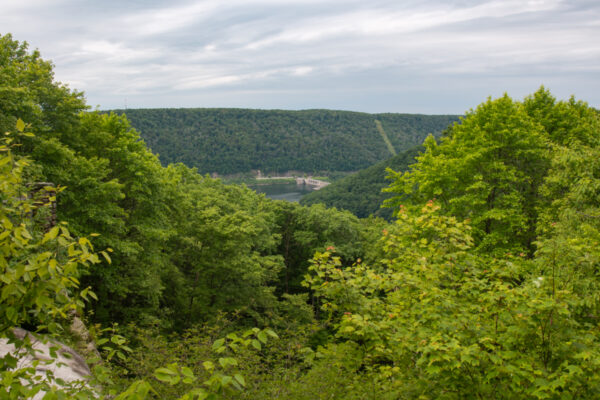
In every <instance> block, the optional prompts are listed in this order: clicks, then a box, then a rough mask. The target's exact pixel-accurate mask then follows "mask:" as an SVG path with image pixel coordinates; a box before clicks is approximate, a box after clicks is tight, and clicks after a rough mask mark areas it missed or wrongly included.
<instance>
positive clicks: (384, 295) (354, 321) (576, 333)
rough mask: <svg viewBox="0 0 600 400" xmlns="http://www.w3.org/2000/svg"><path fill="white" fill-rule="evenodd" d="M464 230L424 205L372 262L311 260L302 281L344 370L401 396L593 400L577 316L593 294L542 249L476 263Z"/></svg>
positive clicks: (593, 358)
mask: <svg viewBox="0 0 600 400" xmlns="http://www.w3.org/2000/svg"><path fill="white" fill-rule="evenodd" d="M469 233H470V227H469V225H467V224H465V223H463V222H459V221H458V220H456V219H455V218H454V217H446V216H442V215H440V214H439V207H438V206H436V205H434V204H433V203H429V204H428V205H426V206H425V207H424V208H423V209H422V210H421V214H417V215H411V214H410V213H408V212H404V211H403V212H401V213H400V214H399V219H398V222H397V224H396V226H395V228H394V229H393V231H391V230H390V231H389V232H388V233H387V234H386V235H385V236H384V238H383V239H382V240H383V243H384V247H385V249H386V251H387V254H388V257H387V258H386V259H383V260H381V261H380V265H376V266H374V267H371V266H365V265H362V264H356V265H355V266H353V267H352V268H346V269H340V267H339V266H340V264H339V259H338V258H337V257H335V256H332V254H330V253H323V254H318V255H317V257H316V258H315V264H314V266H313V267H312V271H313V273H312V274H311V275H310V276H308V277H307V284H310V285H311V287H312V289H313V290H315V294H316V295H318V296H319V297H321V299H322V308H323V310H324V311H326V312H327V314H328V315H329V318H330V320H331V321H332V323H334V326H335V328H336V338H337V341H339V342H341V343H345V345H344V346H342V347H341V349H343V351H344V352H349V351H351V352H352V353H351V354H354V356H353V357H357V358H358V359H359V360H358V361H357V362H356V372H357V373H358V371H359V370H364V371H369V372H370V373H372V374H374V377H373V378H374V379H379V380H380V381H382V382H385V383H386V384H385V385H384V386H383V387H382V390H385V391H387V392H390V391H391V392H394V393H398V395H400V394H401V396H402V397H405V398H448V399H458V398H507V399H509V398H510V399H515V398H539V399H542V398H593V397H594V396H595V393H596V392H597V390H598V382H600V379H599V378H600V376H599V373H600V369H599V367H600V364H599V363H598V356H599V355H600V354H598V353H599V352H600V350H599V349H600V347H599V344H600V343H599V342H598V338H597V335H595V334H594V331H595V329H596V326H597V323H592V324H590V321H589V316H587V315H586V311H587V310H588V307H589V306H590V305H591V304H594V306H597V304H598V302H597V299H596V297H597V296H596V295H595V294H592V293H589V292H587V291H586V290H585V288H583V287H577V285H575V286H574V285H573V281H572V280H571V279H570V278H569V277H568V276H569V273H568V272H567V271H566V270H565V269H564V267H562V268H561V266H560V265H559V264H557V263H556V262H553V261H552V259H548V257H547V256H542V255H541V254H543V253H541V254H540V257H539V258H537V259H536V260H535V262H532V261H528V260H527V259H525V258H523V257H508V258H504V259H499V258H490V257H487V256H481V255H477V254H476V253H474V252H473V251H472V244H473V240H472V238H471V236H470V234H469ZM542 249H543V250H546V249H547V248H546V247H545V246H544V247H542ZM540 252H542V250H540ZM551 254H553V257H559V258H560V257H561V255H559V254H558V253H556V252H551ZM557 270H562V272H563V273H562V274H559V273H557ZM570 276H572V275H570ZM332 349H334V350H335V349H336V348H335V347H332Z"/></svg>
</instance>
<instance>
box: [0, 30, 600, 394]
mask: <svg viewBox="0 0 600 400" xmlns="http://www.w3.org/2000/svg"><path fill="white" fill-rule="evenodd" d="M0 82H2V85H3V86H1V88H0V90H1V91H2V96H0V128H2V129H3V131H4V132H6V134H5V135H4V137H3V139H2V141H1V143H0V304H1V306H2V307H0V318H1V319H0V336H1V337H0V339H2V340H3V341H6V340H11V341H12V342H13V343H14V344H15V346H16V349H15V351H12V352H9V353H7V354H6V355H4V356H2V357H0V394H1V395H0V397H3V398H15V399H16V398H29V397H32V396H33V395H35V394H36V393H39V391H40V390H43V391H46V392H47V397H46V398H81V399H87V398H116V399H118V400H129V399H145V398H161V399H182V400H183V399H186V400H189V399H272V398H286V399H306V400H308V399H357V400H358V399H378V400H379V399H399V398H406V399H464V398H486V399H487V398H491V399H594V398H597V394H598V392H599V391H600V336H599V335H598V329H599V327H600V296H599V293H600V276H599V273H598V271H599V270H600V115H599V113H598V111H597V110H594V109H593V108H591V107H589V106H588V105H587V104H586V103H584V102H581V101H577V100H575V99H574V98H572V99H569V100H567V101H559V100H557V99H555V98H554V97H553V96H552V95H551V93H550V92H549V91H548V90H547V89H545V88H540V89H539V90H538V91H537V92H535V93H534V94H532V95H530V96H528V97H526V98H525V99H524V100H523V101H517V100H514V99H511V98H510V97H509V96H508V95H504V96H502V97H500V98H498V99H491V98H490V99H488V100H486V101H485V102H484V103H482V104H481V105H480V106H478V107H477V108H476V109H474V110H471V111H469V112H468V113H467V114H466V115H465V117H464V118H461V119H460V120H459V121H457V122H456V123H454V124H453V126H452V127H451V128H450V129H448V130H447V131H446V132H445V133H444V135H443V136H442V137H441V138H440V139H436V138H435V137H433V136H430V137H428V138H427V139H426V140H425V142H424V147H423V148H422V149H421V151H420V153H419V154H418V155H417V156H416V159H415V162H414V163H411V165H410V166H409V167H408V169H405V168H404V166H401V169H403V171H393V170H392V169H389V170H388V172H389V175H390V182H391V184H390V186H389V189H388V191H389V194H390V195H391V197H390V198H389V199H388V200H387V201H386V203H387V205H388V206H390V207H392V210H393V212H394V217H395V220H393V221H385V220H383V219H381V218H366V219H359V218H357V217H356V216H354V215H352V214H351V213H349V212H347V211H338V210H337V209H335V208H326V207H325V206H323V205H320V204H316V205H312V206H310V207H307V206H301V205H298V204H294V203H286V202H281V201H272V200H269V199H266V198H265V197H264V196H262V195H258V194H256V193H255V192H253V191H251V190H249V189H247V188H245V187H243V186H229V185H225V184H223V183H222V182H221V181H219V180H216V179H211V178H209V177H206V176H203V175H201V174H199V173H198V172H197V170H195V169H192V168H189V167H187V166H185V165H183V164H170V165H168V166H163V165H161V164H160V162H159V160H158V158H157V157H156V156H154V155H153V154H152V153H151V152H150V151H149V150H148V149H147V148H146V146H145V143H144V141H142V140H140V135H139V133H138V132H137V131H136V130H135V129H133V128H132V127H131V124H130V123H129V121H128V119H127V118H126V117H124V116H120V115H117V114H114V113H111V114H106V113H98V112H87V111H86V110H87V106H86V104H85V102H84V99H83V95H82V94H81V93H79V92H76V91H72V90H70V89H69V88H67V87H65V86H64V85H62V84H60V83H57V82H55V81H54V79H53V73H52V65H51V64H50V63H49V62H47V61H45V60H43V59H42V58H41V57H40V54H39V53H38V52H37V51H34V52H30V51H29V50H28V48H27V45H26V43H21V42H18V41H16V40H14V39H13V38H12V37H11V36H10V35H4V36H0ZM382 126H384V129H386V130H387V128H385V125H384V124H383V121H382ZM388 135H389V133H388ZM390 141H391V142H392V143H393V141H392V140H391V139H390ZM384 146H386V147H387V144H384ZM405 155H409V156H407V157H409V158H410V159H412V158H413V157H414V155H413V154H411V153H405ZM405 161H406V162H407V163H409V160H405ZM378 168H379V167H378ZM377 179H379V176H378V178H377ZM54 205H56V207H54ZM55 213H56V215H55ZM74 312H77V313H80V314H81V315H82V316H83V319H84V320H86V321H87V322H88V325H89V327H90V337H91V339H90V340H91V341H92V342H93V343H95V344H96V345H97V346H98V353H94V352H91V353H89V354H87V356H88V357H90V358H89V360H90V363H91V364H92V365H93V376H92V377H91V378H90V379H91V380H90V381H89V383H81V382H80V383H77V382H75V383H68V382H56V381H54V380H53V377H52V373H42V375H41V377H39V378H36V377H35V376H34V373H35V370H34V369H33V368H27V367H25V368H22V367H21V366H20V365H18V364H17V359H18V358H19V357H21V356H22V355H23V354H24V353H27V352H28V351H31V346H30V343H29V339H27V337H26V338H25V339H19V338H17V337H16V336H15V335H14V330H13V329H14V328H15V327H24V328H27V329H29V330H30V331H34V332H37V333H38V334H40V335H43V336H52V337H55V338H57V339H59V340H61V341H67V342H69V343H71V344H73V345H76V344H77V343H79V342H78V341H77V339H76V338H75V337H73V335H72V334H70V333H68V332H69V326H70V324H71V320H72V319H73V313H74ZM115 323H118V325H116V324H115ZM82 349H83V350H85V348H84V347H82ZM83 350H82V351H83ZM18 352H20V353H18ZM97 355H99V356H101V357H102V359H103V362H101V363H98V359H97V358H96V361H93V359H94V357H97ZM53 357H54V356H51V358H53ZM53 382H54V383H58V385H52V383H53Z"/></svg>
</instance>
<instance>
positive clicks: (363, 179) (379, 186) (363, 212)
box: [300, 147, 422, 220]
mask: <svg viewBox="0 0 600 400" xmlns="http://www.w3.org/2000/svg"><path fill="white" fill-rule="evenodd" d="M419 151H422V148H421V147H415V148H412V149H409V150H406V151H404V152H402V153H400V154H398V155H396V156H394V157H392V158H389V159H387V160H385V161H381V162H379V163H377V164H375V165H372V166H370V167H368V168H366V169H363V170H361V171H359V172H357V173H356V174H353V175H350V176H347V177H344V178H342V179H340V180H338V181H335V182H333V183H332V184H331V185H329V186H326V187H324V188H322V189H319V190H317V191H314V192H312V193H309V194H307V195H306V196H304V197H302V199H301V200H300V204H302V205H312V204H318V203H323V204H325V205H326V206H327V207H335V208H338V209H341V210H348V211H350V212H351V213H352V214H354V215H356V216H357V217H359V218H366V217H368V216H369V215H375V216H377V217H382V218H385V219H387V220H391V219H392V214H393V211H392V209H391V208H381V205H382V204H383V202H384V201H385V200H387V199H389V198H391V197H392V194H390V193H383V192H382V190H383V189H384V188H386V187H387V186H388V185H389V182H388V181H386V175H387V172H386V169H387V168H391V169H393V170H394V171H406V170H408V166H409V165H410V164H413V163H414V162H415V157H416V156H417V155H418V153H419Z"/></svg>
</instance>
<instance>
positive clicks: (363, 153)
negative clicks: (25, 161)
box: [115, 108, 458, 174]
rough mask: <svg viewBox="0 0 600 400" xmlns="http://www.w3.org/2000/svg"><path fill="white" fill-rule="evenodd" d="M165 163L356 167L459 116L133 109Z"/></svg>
mask: <svg viewBox="0 0 600 400" xmlns="http://www.w3.org/2000/svg"><path fill="white" fill-rule="evenodd" d="M115 113H117V114H125V115H127V119H128V120H129V121H130V122H131V125H132V126H133V127H134V128H135V129H137V130H138V131H140V133H141V136H142V138H143V139H144V141H145V142H146V143H147V144H148V146H149V147H150V148H151V149H152V151H154V152H156V153H158V154H159V155H160V159H161V161H162V162H163V164H164V165H167V164H170V163H175V162H181V163H183V164H185V165H187V166H189V167H194V168H197V169H198V171H200V172H201V173H213V172H216V173H219V174H234V173H243V172H248V171H250V170H261V171H263V172H266V173H278V172H279V173H281V172H286V171H304V172H307V173H313V172H315V173H317V172H324V171H357V170H359V169H362V168H366V167H368V166H370V165H372V164H375V163H376V162H378V161H381V160H384V159H386V158H389V157H390V156H391V155H393V154H395V151H397V152H401V151H404V150H405V149H408V148H410V147H413V146H415V145H418V144H421V143H422V142H423V139H425V137H426V136H427V135H428V134H434V135H439V133H440V132H441V131H442V130H443V129H444V128H446V127H447V126H448V125H449V124H451V123H452V122H454V121H456V120H457V118H458V117H457V116H453V115H416V114H366V113H358V112H348V111H330V110H305V111H283V110H250V109H202V108H199V109H128V110H115Z"/></svg>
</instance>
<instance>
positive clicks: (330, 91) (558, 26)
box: [0, 0, 600, 112]
mask: <svg viewBox="0 0 600 400" xmlns="http://www.w3.org/2000/svg"><path fill="white" fill-rule="evenodd" d="M0 26H1V27H4V29H8V31H12V32H14V33H15V37H16V38H17V39H20V40H23V39H25V40H29V41H30V42H31V43H32V44H33V45H34V47H39V48H40V49H41V50H42V54H43V55H44V56H45V57H48V58H51V59H52V60H53V61H54V63H55V65H56V75H57V77H58V78H59V79H60V80H62V81H65V82H68V83H70V84H71V86H73V87H76V88H78V89H82V90H85V91H86V93H87V96H88V98H89V100H90V102H91V103H92V104H101V106H102V107H103V108H111V107H118V106H121V105H122V102H123V98H124V97H127V98H128V99H129V100H128V101H129V103H130V106H132V107H145V106H156V105H157V104H159V103H160V102H161V101H163V102H164V103H163V104H161V106H162V107H169V106H200V105H202V106H229V105H235V106H238V107H240V106H242V107H243V106H247V107H263V108H264V107H271V106H274V107H276V108H295V107H304V106H306V107H309V108H314V107H328V108H338V109H340V108H350V109H356V110H361V111H378V110H384V109H385V110H386V111H394V110H393V109H390V107H396V106H397V107H407V108H409V107H410V108H411V111H418V109H415V107H417V106H419V107H421V109H422V110H423V111H428V112H431V111H436V112H462V111H464V110H465V109H467V108H469V107H472V106H474V105H475V104H473V103H470V102H471V101H472V99H474V98H478V100H479V101H482V100H483V99H485V97H486V96H487V95H489V94H492V93H502V92H503V91H505V90H509V89H510V90H515V92H517V93H527V92H528V91H532V90H535V88H536V87H537V86H539V84H541V83H545V84H547V86H549V87H550V89H553V87H552V84H555V85H556V86H557V87H558V88H559V91H561V92H562V91H566V90H567V88H569V87H570V89H568V90H570V93H575V94H577V95H578V97H581V98H583V99H584V100H588V101H590V102H591V103H592V104H595V105H598V104H600V97H599V96H600V94H598V93H600V90H599V89H600V82H599V79H598V78H599V76H598V70H599V66H600V45H599V44H598V43H597V40H596V38H597V37H600V4H597V2H596V1H588V0H572V1H566V0H565V1H560V0H546V1H542V0H539V1H523V0H521V1H516V0H502V1H500V0H491V1H477V0H460V1H458V0H457V1H446V0H445V1H442V0H428V1H416V0H415V1H409V0H407V1H402V2H398V1H395V0H372V1H370V2H364V1H356V0H344V1H341V0H339V1H338V0H318V1H317V0H286V1H283V0H281V1H278V0H228V1H218V0H203V1H191V0H189V1H188V0H177V1H169V2H167V1H166V0H164V1H163V0H146V1H143V2H139V1H136V2H122V1H117V0H107V1H106V2H91V1H80V0H60V1H58V0H56V1H52V2H47V1H41V0H39V1H38V0H35V2H33V3H32V2H23V1H15V0H6V1H5V2H3V3H2V4H1V5H0ZM457 88H459V89H458V90H460V93H457V92H456V90H457ZM349 93H351V94H352V95H349ZM467 93H470V95H468V96H467V95H466V94H467ZM570 93H568V94H570ZM453 94H454V96H453ZM406 98H412V103H411V102H410V101H408V100H406ZM244 102H246V103H244ZM395 111H399V112H403V111H409V110H408V109H401V108H399V109H395Z"/></svg>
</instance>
